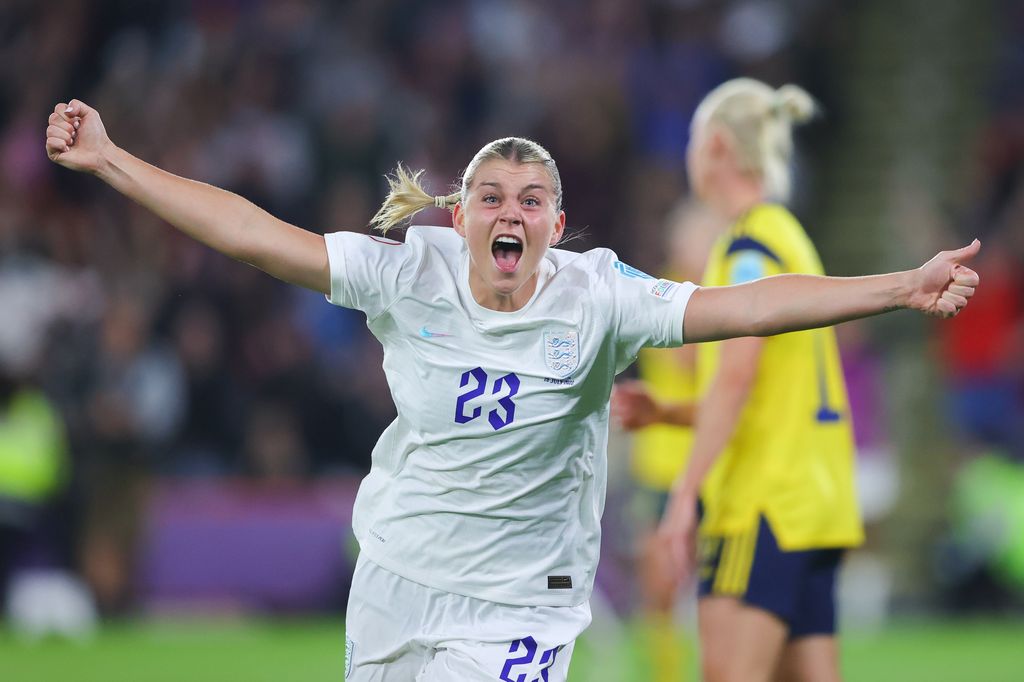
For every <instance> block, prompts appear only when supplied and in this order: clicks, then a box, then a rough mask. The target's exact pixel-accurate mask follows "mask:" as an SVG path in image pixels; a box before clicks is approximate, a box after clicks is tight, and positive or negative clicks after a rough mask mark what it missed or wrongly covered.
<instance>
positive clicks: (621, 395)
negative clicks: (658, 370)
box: [612, 380, 696, 431]
mask: <svg viewBox="0 0 1024 682" xmlns="http://www.w3.org/2000/svg"><path fill="white" fill-rule="evenodd" d="M695 412H696V409H695V406H694V404H693V403H692V402H687V401H669V400H658V399H656V398H655V397H654V396H653V395H651V392H650V391H648V390H647V386H646V385H645V384H644V382H642V381H636V380H633V381H623V382H621V383H618V384H616V385H615V387H614V388H613V389H612V418H613V419H615V421H616V422H617V423H618V424H619V426H621V427H622V428H623V429H625V430H626V431H635V430H636V429H642V428H644V427H646V426H650V425H652V424H668V425H669V426H693V419H694V414H695Z"/></svg>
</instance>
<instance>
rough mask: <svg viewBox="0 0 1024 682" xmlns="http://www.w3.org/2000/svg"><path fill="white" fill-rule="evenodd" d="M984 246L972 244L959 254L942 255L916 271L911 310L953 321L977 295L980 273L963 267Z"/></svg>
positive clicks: (959, 251) (978, 243) (953, 252)
mask: <svg viewBox="0 0 1024 682" xmlns="http://www.w3.org/2000/svg"><path fill="white" fill-rule="evenodd" d="M980 249H981V242H980V241H978V240H977V239H975V240H974V241H973V242H971V243H970V244H968V245H967V246H965V247H963V248H962V249H957V250H956V251H942V252H940V253H939V254H938V255H937V256H935V258H932V259H931V260H930V261H928V262H927V263H925V264H924V265H922V266H921V267H920V268H918V269H917V282H916V286H915V287H914V290H913V291H912V292H911V294H910V300H909V307H911V308H914V309H915V310H920V311H922V312H925V313H927V314H928V315H934V316H936V317H953V316H954V315H956V314H957V313H958V312H960V310H961V309H963V307H964V306H966V305H967V301H968V300H969V299H970V298H971V296H973V295H974V288H975V287H977V286H978V281H979V277H978V273H976V272H975V271H974V270H971V269H970V268H968V267H967V266H965V265H962V264H963V263H965V262H967V261H969V260H970V259H971V258H974V256H975V255H977V253H978V251H979V250H980Z"/></svg>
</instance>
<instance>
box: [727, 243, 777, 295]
mask: <svg viewBox="0 0 1024 682" xmlns="http://www.w3.org/2000/svg"><path fill="white" fill-rule="evenodd" d="M782 272H785V268H784V267H783V264H782V259H781V258H780V257H779V256H778V255H777V254H776V253H775V251H774V250H773V249H772V248H771V247H769V246H768V245H766V244H765V243H764V242H762V241H759V240H757V239H754V238H752V237H749V236H742V237H737V238H735V239H733V240H732V242H731V243H730V244H729V248H728V250H727V251H726V255H725V274H726V283H727V284H743V283H744V282H752V281H754V280H755V279H761V278H762V277H768V276H770V275H778V274H779V273H782Z"/></svg>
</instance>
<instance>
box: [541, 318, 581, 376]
mask: <svg viewBox="0 0 1024 682" xmlns="http://www.w3.org/2000/svg"><path fill="white" fill-rule="evenodd" d="M544 364H545V365H547V368H548V369H549V370H551V371H552V372H553V373H554V374H555V376H556V377H557V378H559V379H565V378H567V377H568V376H569V375H570V374H572V373H573V372H575V371H576V368H577V367H579V365H580V335H579V332H576V331H568V330H566V331H557V332H555V331H548V332H544Z"/></svg>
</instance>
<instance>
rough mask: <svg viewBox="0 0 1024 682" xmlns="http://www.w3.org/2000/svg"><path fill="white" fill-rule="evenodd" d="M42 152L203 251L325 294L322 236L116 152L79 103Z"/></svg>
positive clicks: (61, 113) (66, 109) (56, 119)
mask: <svg viewBox="0 0 1024 682" xmlns="http://www.w3.org/2000/svg"><path fill="white" fill-rule="evenodd" d="M48 123H49V125H48V127H47V129H46V153H47V155H48V156H49V157H50V159H51V160H52V161H54V162H56V163H58V164H60V165H62V166H64V167H66V168H70V169H72V170H77V171H85V172H88V173H92V174H93V175H96V176H97V177H99V178H100V179H102V180H103V181H104V182H106V183H107V184H108V185H110V186H111V187H113V188H114V189H116V190H117V191H118V192H120V193H121V194H124V195H125V196H126V197H129V198H130V199H132V200H134V201H136V202H137V203H139V204H140V205H142V206H144V207H146V208H148V209H149V210H151V211H153V213H155V214H156V215H158V216H160V217H161V218H163V219H164V220H166V221H167V222H169V223H170V224H171V225H173V226H174V227H176V228H178V229H179V230H181V231H182V232H184V233H185V234H187V235H189V236H190V237H193V238H195V239H197V240H199V241H200V242H202V243H203V244H206V245H207V246H210V247H211V248H214V249H216V250H217V251H220V252H221V253H223V254H225V255H228V256H230V257H232V258H235V259H237V260H240V261H243V262H246V263H249V264H251V265H254V266H256V267H257V268H259V269H261V270H263V271H265V272H267V273H269V274H271V275H273V276H274V277H277V278H278V279H281V280H284V281H286V282H291V283H292V284H298V285H299V286H303V287H306V288H308V289H313V290H315V291H320V292H323V293H325V294H326V293H329V292H330V288H331V279H330V271H329V267H328V262H327V247H326V245H325V243H324V238H323V237H322V236H320V235H317V234H313V233H312V232H307V231H306V230H303V229H301V228H299V227H296V226H294V225H290V224H288V223H286V222H284V221H282V220H278V219H277V218H275V217H274V216H272V215H270V214H269V213H267V212H266V211H264V210H263V209H261V208H259V207H258V206H256V205H255V204H253V203H252V202H250V201H248V200H246V199H243V198H242V197H240V196H238V195H237V194H233V193H232V192H228V191H225V190H223V189H219V188H217V187H213V186H212V185H208V184H205V183H202V182H196V181H194V180H188V179H186V178H182V177H178V176H177V175H173V174H171V173H168V172H166V171H163V170H161V169H159V168H157V167H156V166H152V165H150V164H148V163H146V162H145V161H142V160H140V159H137V158H135V157H134V156H132V155H131V154H129V153H128V152H126V151H124V150H123V149H120V148H119V147H117V146H116V145H115V144H114V143H113V142H111V141H110V138H109V137H108V136H107V132H106V130H105V129H104V128H103V122H102V121H101V120H100V115H99V112H97V111H96V110H95V109H92V108H91V107H89V106H87V105H86V104H85V103H83V102H81V101H79V100H71V102H70V103H69V104H65V103H63V102H62V103H60V104H58V105H57V106H56V107H54V110H53V113H52V114H50V118H49V121H48Z"/></svg>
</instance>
